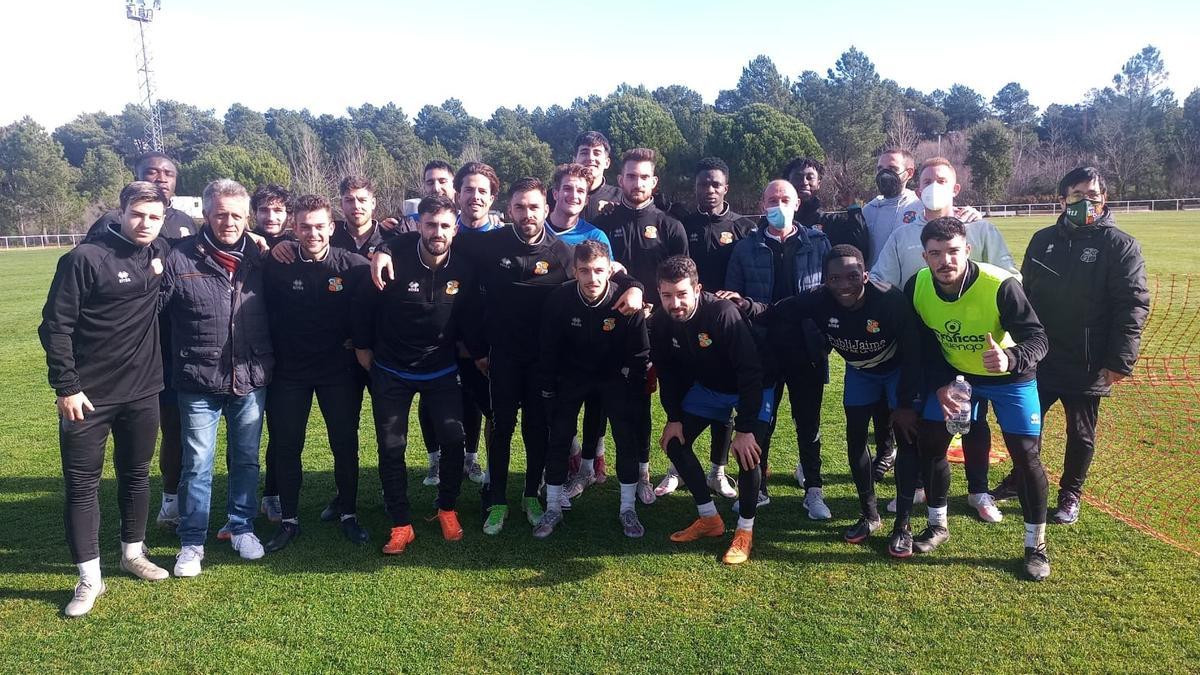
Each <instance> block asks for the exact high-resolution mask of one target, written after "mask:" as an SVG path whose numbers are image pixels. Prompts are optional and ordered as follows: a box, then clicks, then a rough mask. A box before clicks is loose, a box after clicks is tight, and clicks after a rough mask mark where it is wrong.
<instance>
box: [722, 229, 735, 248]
mask: <svg viewBox="0 0 1200 675" xmlns="http://www.w3.org/2000/svg"><path fill="white" fill-rule="evenodd" d="M732 243H733V233H732V232H722V233H721V245H722V246H728V245H729V244H732Z"/></svg>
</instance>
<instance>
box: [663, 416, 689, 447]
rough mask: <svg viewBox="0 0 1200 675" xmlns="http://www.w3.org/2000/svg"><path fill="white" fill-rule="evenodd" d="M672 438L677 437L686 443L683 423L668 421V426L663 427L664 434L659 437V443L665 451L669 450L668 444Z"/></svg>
mask: <svg viewBox="0 0 1200 675" xmlns="http://www.w3.org/2000/svg"><path fill="white" fill-rule="evenodd" d="M671 439H675V440H677V441H679V442H680V443H686V441H685V440H684V439H683V424H682V423H680V422H667V426H665V427H663V430H662V436H660V437H659V438H658V445H659V447H660V448H662V450H663V452H666V451H667V445H668V444H670V442H671Z"/></svg>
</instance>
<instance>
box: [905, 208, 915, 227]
mask: <svg viewBox="0 0 1200 675" xmlns="http://www.w3.org/2000/svg"><path fill="white" fill-rule="evenodd" d="M916 219H917V212H916V211H905V212H904V218H903V220H904V224H905V225H907V224H908V223H911V222H913V221H914V220H916Z"/></svg>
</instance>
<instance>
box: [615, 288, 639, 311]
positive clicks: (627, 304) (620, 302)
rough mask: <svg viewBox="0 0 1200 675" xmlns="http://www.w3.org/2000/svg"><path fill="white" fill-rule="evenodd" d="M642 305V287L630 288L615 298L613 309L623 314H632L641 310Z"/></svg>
mask: <svg viewBox="0 0 1200 675" xmlns="http://www.w3.org/2000/svg"><path fill="white" fill-rule="evenodd" d="M642 305H643V303H642V289H640V288H631V289H629V290H627V291H625V292H624V293H622V294H621V297H619V298H617V304H615V305H613V309H615V310H617V311H618V312H620V313H621V314H622V315H624V316H633V315H634V314H637V313H638V312H640V311H642Z"/></svg>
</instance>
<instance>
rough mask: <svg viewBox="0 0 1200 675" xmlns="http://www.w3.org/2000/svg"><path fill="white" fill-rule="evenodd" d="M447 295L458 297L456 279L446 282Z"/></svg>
mask: <svg viewBox="0 0 1200 675" xmlns="http://www.w3.org/2000/svg"><path fill="white" fill-rule="evenodd" d="M446 295H458V282H457V281H455V280H454V279H451V280H450V281H447V282H446Z"/></svg>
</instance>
